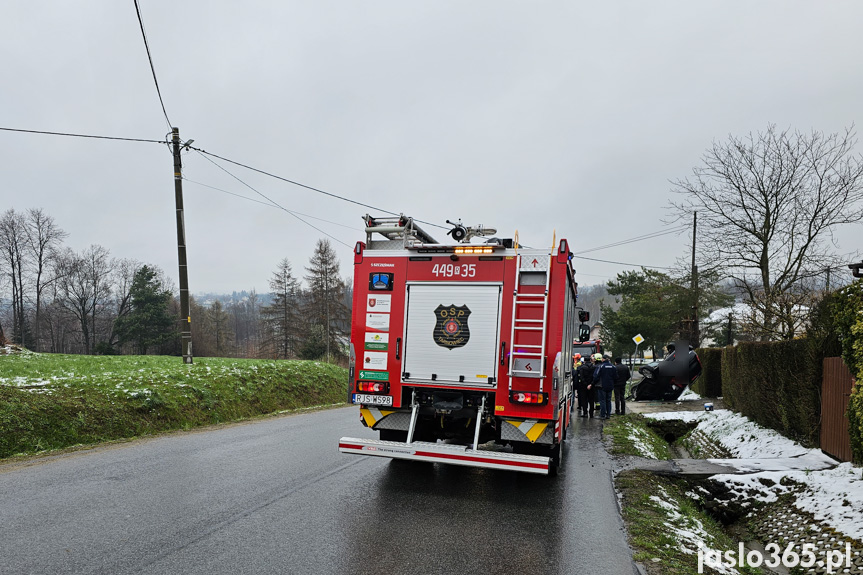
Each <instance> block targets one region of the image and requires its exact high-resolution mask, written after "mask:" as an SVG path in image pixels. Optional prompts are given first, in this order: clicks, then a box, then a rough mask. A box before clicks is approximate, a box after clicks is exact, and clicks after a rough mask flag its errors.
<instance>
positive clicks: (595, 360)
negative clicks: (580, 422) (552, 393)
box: [572, 353, 631, 419]
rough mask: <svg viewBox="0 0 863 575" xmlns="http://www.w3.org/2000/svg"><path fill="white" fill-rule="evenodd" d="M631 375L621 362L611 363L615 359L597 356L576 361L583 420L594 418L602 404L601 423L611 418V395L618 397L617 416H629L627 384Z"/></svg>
mask: <svg viewBox="0 0 863 575" xmlns="http://www.w3.org/2000/svg"><path fill="white" fill-rule="evenodd" d="M630 376H631V373H630V371H629V368H628V367H627V366H625V365H624V364H623V362H622V361H621V358H619V357H618V358H616V359H615V360H614V365H612V363H611V357H609V356H608V355H606V356H603V355H602V354H600V353H595V354H593V356H589V355H588V356H585V357H576V358H575V361H574V362H573V367H572V381H573V384H574V385H575V391H576V393H577V395H578V411H579V415H580V416H581V417H593V414H594V412H595V409H596V402H597V400H598V401H599V417H600V419H608V418H609V417H611V395H612V393H614V413H615V415H623V414H625V413H626V399H625V395H626V382H627V381H628V380H629V378H630Z"/></svg>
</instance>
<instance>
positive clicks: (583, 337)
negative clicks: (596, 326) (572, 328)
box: [578, 323, 590, 341]
mask: <svg viewBox="0 0 863 575" xmlns="http://www.w3.org/2000/svg"><path fill="white" fill-rule="evenodd" d="M588 339H590V326H589V325H587V324H586V323H583V324H581V325H580V326H578V340H579V341H587V340H588Z"/></svg>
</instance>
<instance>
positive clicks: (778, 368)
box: [722, 339, 823, 447]
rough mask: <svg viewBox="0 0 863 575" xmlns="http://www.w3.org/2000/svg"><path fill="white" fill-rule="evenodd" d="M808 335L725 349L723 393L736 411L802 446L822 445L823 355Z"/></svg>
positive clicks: (723, 356) (742, 344)
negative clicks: (820, 440) (795, 338)
mask: <svg viewBox="0 0 863 575" xmlns="http://www.w3.org/2000/svg"><path fill="white" fill-rule="evenodd" d="M811 343H812V342H810V341H809V340H807V339H797V340H792V341H782V342H758V343H754V342H752V343H740V344H738V345H737V346H735V347H727V348H725V349H724V350H723V353H722V392H723V394H724V398H725V401H726V403H727V404H728V405H729V406H730V407H731V408H732V409H734V410H735V411H739V412H740V413H742V414H743V415H745V416H747V417H749V418H750V419H752V420H754V421H756V422H758V423H759V424H761V425H763V426H765V427H770V428H772V429H775V430H777V431H779V432H780V433H782V434H783V435H785V436H786V437H789V438H791V439H794V440H796V441H799V442H800V443H802V444H803V445H806V446H810V447H817V446H818V445H819V432H820V419H821V372H822V369H823V368H822V359H823V356H822V357H821V358H818V357H816V353H814V350H813V346H812V344H811Z"/></svg>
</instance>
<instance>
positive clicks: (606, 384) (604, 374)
mask: <svg viewBox="0 0 863 575" xmlns="http://www.w3.org/2000/svg"><path fill="white" fill-rule="evenodd" d="M593 357H594V359H595V360H596V362H597V364H598V365H597V367H596V369H594V370H593V386H594V387H596V388H597V390H596V392H597V395H599V417H600V418H602V419H608V418H609V417H611V392H612V391H614V384H615V383H616V382H617V370H616V369H615V368H614V366H613V365H612V364H611V359H610V358H609V357H608V356H606V357H602V355H600V354H598V353H597V354H596V355H594V356H593ZM600 361H602V363H599V362H600Z"/></svg>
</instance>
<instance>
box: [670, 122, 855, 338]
mask: <svg viewBox="0 0 863 575" xmlns="http://www.w3.org/2000/svg"><path fill="white" fill-rule="evenodd" d="M855 143H856V140H855V134H854V132H853V129H848V130H846V131H845V132H844V133H835V134H829V135H825V134H822V133H820V132H815V131H813V132H812V133H809V134H804V133H800V132H797V131H793V132H792V131H790V130H785V131H779V130H777V128H776V126H775V125H770V126H768V128H767V130H766V131H765V132H759V133H757V134H749V136H748V137H745V138H737V137H734V136H730V137H729V138H728V140H727V141H725V142H714V144H713V146H712V147H711V148H710V149H708V150H707V151H706V152H705V153H704V155H703V157H702V165H701V166H699V167H696V168H694V169H693V171H692V176H691V177H690V178H686V179H683V180H678V181H676V182H674V184H675V190H674V191H675V192H677V193H679V194H681V195H682V197H683V199H682V201H681V202H672V208H673V212H674V213H675V214H676V216H677V217H678V218H686V219H687V220H689V219H691V217H692V213H693V212H698V223H699V226H698V229H699V237H698V245H699V246H700V249H699V254H698V257H699V263H700V267H702V268H718V269H721V270H722V271H724V272H725V274H726V275H727V276H728V277H730V278H732V279H733V281H734V283H735V286H736V287H737V288H738V289H741V290H742V291H743V292H744V293H745V294H746V298H747V303H749V304H750V306H751V308H752V313H751V314H750V317H749V318H748V319H749V321H750V322H751V323H752V326H753V328H754V330H755V332H756V333H757V334H758V336H759V337H760V338H761V339H790V338H793V337H794V334H795V332H796V331H797V328H798V327H799V325H800V322H801V321H802V318H803V314H802V313H801V308H802V306H805V305H806V304H807V303H809V299H810V296H811V292H810V290H809V289H808V286H807V282H809V281H810V279H811V278H813V277H815V276H817V275H818V274H823V273H824V270H825V268H826V267H829V266H830V265H831V264H830V263H827V262H832V261H835V260H836V257H835V256H834V257H831V255H830V246H831V244H832V245H835V241H834V238H833V231H834V229H835V228H836V227H837V226H839V225H842V224H848V223H859V222H860V221H861V218H863V202H861V200H863V161H861V157H860V156H859V155H857V154H854V153H853V148H854V145H855Z"/></svg>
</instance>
